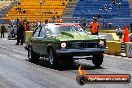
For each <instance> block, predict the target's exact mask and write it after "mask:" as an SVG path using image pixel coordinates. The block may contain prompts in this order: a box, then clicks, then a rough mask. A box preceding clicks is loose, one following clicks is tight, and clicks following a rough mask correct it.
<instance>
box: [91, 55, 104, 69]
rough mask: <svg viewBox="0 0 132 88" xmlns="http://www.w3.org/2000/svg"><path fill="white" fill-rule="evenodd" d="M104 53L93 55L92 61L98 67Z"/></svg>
mask: <svg viewBox="0 0 132 88" xmlns="http://www.w3.org/2000/svg"><path fill="white" fill-rule="evenodd" d="M103 58H104V55H103V54H95V55H93V58H92V62H93V64H94V65H95V66H96V67H100V65H101V64H102V62H103Z"/></svg>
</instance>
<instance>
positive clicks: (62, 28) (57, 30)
mask: <svg viewBox="0 0 132 88" xmlns="http://www.w3.org/2000/svg"><path fill="white" fill-rule="evenodd" d="M43 27H44V28H45V29H46V30H47V32H48V34H50V35H58V34H61V32H82V33H86V31H84V29H83V28H82V27H81V26H80V25H79V24H76V25H74V24H72V25H71V24H63V25H62V24H58V25H54V24H48V25H47V26H43Z"/></svg>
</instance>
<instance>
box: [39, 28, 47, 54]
mask: <svg viewBox="0 0 132 88" xmlns="http://www.w3.org/2000/svg"><path fill="white" fill-rule="evenodd" d="M49 37H50V29H49V27H47V26H43V27H42V29H41V31H40V34H39V37H38V41H39V42H38V43H39V44H38V45H39V50H40V51H39V53H40V54H42V55H46V54H47V45H48V44H49V43H50V38H49Z"/></svg>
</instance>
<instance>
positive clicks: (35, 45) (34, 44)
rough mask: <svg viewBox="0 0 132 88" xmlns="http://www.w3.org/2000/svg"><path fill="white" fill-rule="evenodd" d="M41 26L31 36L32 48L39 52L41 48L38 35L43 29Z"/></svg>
mask: <svg viewBox="0 0 132 88" xmlns="http://www.w3.org/2000/svg"><path fill="white" fill-rule="evenodd" d="M41 28H42V27H41V26H39V27H38V28H37V29H36V30H35V32H34V33H33V36H32V38H31V41H32V49H33V51H34V52H36V53H39V49H38V44H39V43H38V36H39V33H40V30H41Z"/></svg>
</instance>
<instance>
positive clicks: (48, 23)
mask: <svg viewBox="0 0 132 88" xmlns="http://www.w3.org/2000/svg"><path fill="white" fill-rule="evenodd" d="M46 25H80V24H79V23H47V24H46ZM42 26H44V25H42Z"/></svg>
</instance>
